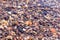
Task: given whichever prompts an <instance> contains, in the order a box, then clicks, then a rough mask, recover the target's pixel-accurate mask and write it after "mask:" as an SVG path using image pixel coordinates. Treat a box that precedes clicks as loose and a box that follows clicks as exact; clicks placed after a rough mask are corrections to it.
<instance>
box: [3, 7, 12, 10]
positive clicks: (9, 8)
mask: <svg viewBox="0 0 60 40" xmlns="http://www.w3.org/2000/svg"><path fill="white" fill-rule="evenodd" d="M4 10H5V11H11V10H12V8H11V7H6V8H4Z"/></svg>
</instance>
